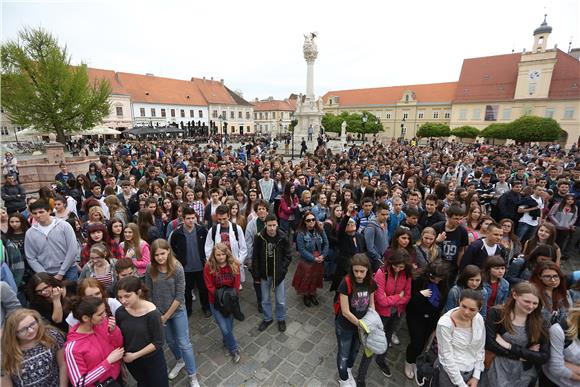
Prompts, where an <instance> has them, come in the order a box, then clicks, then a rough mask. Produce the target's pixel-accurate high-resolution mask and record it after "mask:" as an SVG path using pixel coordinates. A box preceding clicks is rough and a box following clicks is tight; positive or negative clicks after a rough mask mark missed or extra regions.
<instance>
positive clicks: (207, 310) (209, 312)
mask: <svg viewBox="0 0 580 387" xmlns="http://www.w3.org/2000/svg"><path fill="white" fill-rule="evenodd" d="M203 315H204V316H205V317H206V318H210V317H211V316H212V313H211V310H209V309H206V310H204V311H203Z"/></svg>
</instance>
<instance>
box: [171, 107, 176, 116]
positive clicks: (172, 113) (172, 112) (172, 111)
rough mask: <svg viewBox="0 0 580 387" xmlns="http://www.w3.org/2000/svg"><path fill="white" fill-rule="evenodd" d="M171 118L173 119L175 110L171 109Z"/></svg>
mask: <svg viewBox="0 0 580 387" xmlns="http://www.w3.org/2000/svg"><path fill="white" fill-rule="evenodd" d="M171 117H175V109H171Z"/></svg>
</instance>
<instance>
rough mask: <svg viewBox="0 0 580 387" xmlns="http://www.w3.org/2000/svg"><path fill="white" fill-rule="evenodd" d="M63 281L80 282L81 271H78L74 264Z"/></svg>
mask: <svg viewBox="0 0 580 387" xmlns="http://www.w3.org/2000/svg"><path fill="white" fill-rule="evenodd" d="M62 279H65V280H69V281H75V282H76V281H78V279H79V271H78V270H77V266H76V265H75V264H74V263H73V265H72V266H71V267H70V269H68V271H67V272H66V273H65V274H64V277H62Z"/></svg>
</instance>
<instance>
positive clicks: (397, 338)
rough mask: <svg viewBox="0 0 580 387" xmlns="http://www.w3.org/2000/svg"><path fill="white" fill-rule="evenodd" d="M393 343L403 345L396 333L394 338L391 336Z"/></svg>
mask: <svg viewBox="0 0 580 387" xmlns="http://www.w3.org/2000/svg"><path fill="white" fill-rule="evenodd" d="M391 342H392V343H393V344H395V345H399V344H401V340H399V336H397V334H396V333H393V336H391Z"/></svg>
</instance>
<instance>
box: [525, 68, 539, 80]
mask: <svg viewBox="0 0 580 387" xmlns="http://www.w3.org/2000/svg"><path fill="white" fill-rule="evenodd" d="M528 76H529V77H530V79H531V80H532V81H536V80H538V79H540V71H538V70H532V71H530V73H529V75H528Z"/></svg>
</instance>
